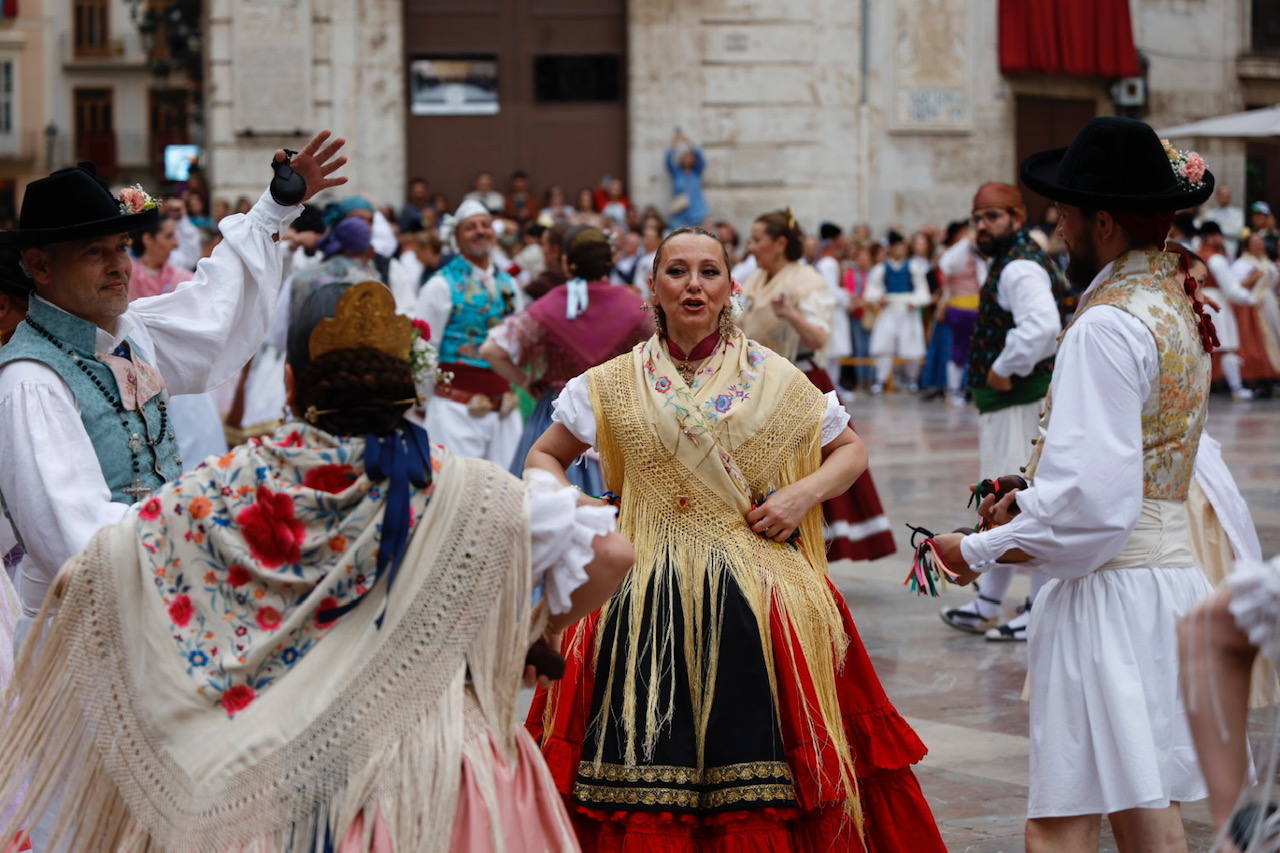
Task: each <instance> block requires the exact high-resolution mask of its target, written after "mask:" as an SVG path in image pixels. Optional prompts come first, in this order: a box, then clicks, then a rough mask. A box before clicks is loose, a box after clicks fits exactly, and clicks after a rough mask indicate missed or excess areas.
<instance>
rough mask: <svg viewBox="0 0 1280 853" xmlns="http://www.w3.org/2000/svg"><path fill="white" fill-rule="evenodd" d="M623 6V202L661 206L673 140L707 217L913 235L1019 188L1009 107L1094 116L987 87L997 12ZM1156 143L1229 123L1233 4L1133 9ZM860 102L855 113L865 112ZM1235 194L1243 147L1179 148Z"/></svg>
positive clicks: (1244, 8)
mask: <svg viewBox="0 0 1280 853" xmlns="http://www.w3.org/2000/svg"><path fill="white" fill-rule="evenodd" d="M863 8H864V4H863V3H861V2H859V0H796V2H793V3H791V4H788V5H785V6H783V5H778V4H776V3H772V2H763V1H762V0H699V2H673V0H653V2H646V0H637V2H635V3H633V4H632V6H631V9H630V23H629V34H630V56H629V63H630V72H631V79H630V109H631V115H630V141H631V188H632V198H633V199H636V200H637V201H640V202H642V203H644V202H653V203H656V204H658V205H659V206H660V207H661V206H662V205H663V204H665V202H666V200H667V197H668V192H669V191H668V188H667V187H668V184H667V178H666V175H665V173H664V171H663V167H662V153H663V150H664V149H665V147H666V145H667V143H668V141H669V140H670V137H671V132H672V127H673V126H675V125H679V126H680V127H681V128H682V129H683V130H684V131H685V133H687V134H688V135H689V136H691V137H693V138H694V139H695V140H696V141H698V142H700V143H701V144H702V145H703V147H704V150H705V153H706V156H707V161H708V165H707V171H706V179H705V186H706V190H707V198H708V202H709V204H710V206H711V209H712V212H713V215H714V216H718V217H725V218H728V219H730V220H732V221H734V222H735V223H737V224H738V225H739V226H745V225H747V224H748V223H749V222H750V221H751V219H752V218H754V216H756V215H757V214H758V213H760V212H762V211H765V210H769V209H772V208H775V207H780V206H783V205H787V204H790V205H791V206H792V207H793V208H794V209H795V211H796V213H797V215H798V216H799V218H800V220H801V222H802V223H803V224H804V225H805V226H806V227H808V228H813V227H815V226H816V224H817V223H818V222H819V221H820V220H823V219H830V220H833V221H835V222H838V223H840V224H842V225H845V226H848V225H849V224H850V223H852V222H855V221H863V220H865V221H869V222H871V223H872V224H873V225H874V226H875V228H876V230H877V232H879V231H881V230H882V229H884V228H885V227H887V226H895V227H899V228H906V229H913V228H915V227H918V226H919V225H921V224H924V223H926V222H931V223H945V222H946V221H947V220H949V219H954V218H958V217H962V216H964V215H965V214H967V212H968V208H969V202H970V199H971V197H972V194H973V191H974V189H975V188H976V187H977V185H978V184H980V183H981V182H983V181H987V180H1005V181H1012V180H1014V179H1015V178H1016V170H1017V162H1016V159H1017V158H1016V140H1015V103H1016V97H1017V95H1019V94H1024V95H1034V96H1038V97H1061V98H1076V99H1081V98H1083V99H1085V100H1094V101H1096V102H1097V111H1098V113H1099V114H1102V115H1105V114H1111V113H1113V112H1114V107H1113V105H1112V103H1111V99H1110V94H1109V88H1108V84H1107V82H1106V81H1101V80H1091V79H1081V78H1065V77H1041V78H1037V77H1028V78H1018V79H1010V78H1006V77H1004V76H1003V75H1002V74H1001V73H1000V69H999V59H998V55H997V0H893V2H885V0H868V2H867V3H866V4H865V8H867V9H868V11H869V14H868V18H867V20H866V22H865V25H866V27H867V32H866V42H867V44H868V45H869V50H868V52H867V61H866V63H865V67H866V74H865V77H864V74H863V70H862V69H863V62H862V59H861V55H862V43H863V21H862V19H861V12H862V9H863ZM1132 8H1133V26H1134V37H1135V40H1136V42H1137V44H1138V47H1139V49H1140V50H1141V51H1142V52H1143V53H1144V55H1146V56H1147V57H1148V58H1149V60H1150V63H1151V64H1150V73H1149V75H1148V79H1149V83H1150V95H1149V114H1148V115H1147V117H1146V120H1147V121H1149V122H1150V123H1151V124H1153V125H1154V126H1156V127H1161V126H1165V127H1167V126H1171V125H1173V124H1177V123H1180V122H1183V121H1188V120H1192V119H1196V118H1204V117H1208V116H1212V115H1218V114H1221V113H1225V112H1231V111H1233V110H1236V109H1241V108H1243V103H1242V96H1241V88H1240V81H1239V79H1238V77H1237V76H1236V71H1235V68H1236V64H1235V63H1236V57H1237V55H1238V54H1239V53H1240V51H1241V49H1242V48H1243V46H1244V44H1245V26H1244V19H1245V16H1246V15H1247V13H1248V4H1247V3H1246V2H1239V1H1238V0H1231V2H1222V3H1204V2H1198V0H1132ZM864 93H865V96H864ZM1180 144H1181V145H1182V146H1183V147H1196V148H1197V149H1198V150H1200V151H1201V152H1202V153H1203V154H1205V156H1206V157H1207V158H1208V159H1209V162H1210V167H1211V168H1213V169H1214V170H1215V172H1216V173H1217V174H1218V175H1219V177H1220V178H1221V179H1222V180H1224V181H1226V182H1227V183H1230V184H1232V185H1233V186H1235V187H1237V188H1238V189H1240V188H1242V187H1243V176H1244V154H1243V150H1244V149H1243V145H1242V144H1241V143H1238V142H1222V141H1212V140H1185V141H1183V142H1181V143H1180Z"/></svg>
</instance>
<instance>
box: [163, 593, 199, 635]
mask: <svg viewBox="0 0 1280 853" xmlns="http://www.w3.org/2000/svg"><path fill="white" fill-rule="evenodd" d="M193 613H195V608H194V607H192V606H191V599H190V598H188V597H187V596H185V595H179V596H178V597H177V598H175V599H174V600H173V601H170V602H169V618H170V619H171V620H172V621H173V624H175V625H177V626H178V627H179V628H185V627H187V623H188V622H190V621H191V616H192V614H193Z"/></svg>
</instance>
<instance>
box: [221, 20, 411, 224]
mask: <svg viewBox="0 0 1280 853" xmlns="http://www.w3.org/2000/svg"><path fill="white" fill-rule="evenodd" d="M208 14H209V26H208V40H207V51H208V56H209V66H208V67H209V75H208V76H209V79H208V90H207V93H206V98H207V103H208V148H209V162H210V177H211V181H212V184H213V191H214V195H216V196H221V197H224V198H228V199H229V200H234V198H235V197H236V196H239V195H247V196H249V197H250V198H254V199H256V198H257V197H258V195H259V194H261V192H262V190H263V189H264V188H265V187H266V185H267V182H268V181H269V180H270V177H271V173H270V170H269V169H268V167H267V162H268V160H269V158H270V152H271V151H272V150H274V149H275V148H277V147H288V148H294V149H297V148H299V147H301V146H302V145H303V144H305V143H306V140H307V139H308V138H309V137H310V135H311V134H312V133H314V132H315V131H316V130H319V129H323V128H329V129H331V130H332V131H333V132H334V133H335V134H336V135H339V136H342V137H345V138H346V140H347V151H346V153H347V155H348V156H349V157H350V158H351V161H350V163H349V164H348V165H347V166H346V168H344V170H343V174H345V175H347V176H348V178H349V179H350V180H349V182H348V184H347V185H346V186H344V187H342V188H341V189H340V190H338V191H336V192H334V193H331V194H330V195H332V196H333V197H339V196H343V195H348V194H353V193H360V194H364V195H367V196H368V197H369V198H370V199H371V200H373V201H375V202H376V203H388V204H398V203H399V201H400V199H401V196H402V194H403V192H404V180H405V179H404V169H405V166H404V163H405V151H404V133H405V115H406V109H407V108H406V104H405V96H404V91H405V82H404V81H405V76H404V47H403V36H402V34H401V4H400V2H399V0H362V2H360V3H342V2H338V0H211V2H210V3H209V12H208Z"/></svg>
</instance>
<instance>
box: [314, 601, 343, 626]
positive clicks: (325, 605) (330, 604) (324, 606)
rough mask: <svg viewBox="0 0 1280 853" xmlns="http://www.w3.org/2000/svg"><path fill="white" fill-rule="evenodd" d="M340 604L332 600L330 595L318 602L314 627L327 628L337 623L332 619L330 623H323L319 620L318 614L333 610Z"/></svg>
mask: <svg viewBox="0 0 1280 853" xmlns="http://www.w3.org/2000/svg"><path fill="white" fill-rule="evenodd" d="M340 603H341V602H339V601H338V599H336V598H334V597H333V596H332V595H327V596H325V597H324V598H322V599H321V600H320V606H319V607H317V608H316V627H317V628H328V627H329V626H330V625H332V624H333V623H334V622H337V621H338V620H337V619H334V620H332V621H329V622H325V621H324V620H323V619H321V618H320V614H321V613H324V612H326V611H329V610H333V609H334V608H335V607H337V606H338V605H339V604H340Z"/></svg>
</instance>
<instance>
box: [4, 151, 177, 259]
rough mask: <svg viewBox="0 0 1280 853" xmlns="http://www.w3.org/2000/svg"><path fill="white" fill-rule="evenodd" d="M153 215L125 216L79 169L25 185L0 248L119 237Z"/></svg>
mask: <svg viewBox="0 0 1280 853" xmlns="http://www.w3.org/2000/svg"><path fill="white" fill-rule="evenodd" d="M159 215H160V213H159V210H158V209H157V208H156V207H155V206H154V205H152V207H150V208H149V209H147V210H143V211H140V212H138V213H131V212H129V208H128V206H126V205H125V204H124V203H123V202H122V201H121V200H120V199H118V198H116V197H115V196H114V195H112V194H111V190H110V189H108V188H107V185H106V183H105V182H104V181H103V180H102V179H101V178H99V177H98V170H97V169H96V168H94V165H93V164H92V163H81V164H79V165H77V166H72V167H71V168H69V169H59V170H58V171H56V172H54V173H53V174H52V175H50V176H49V177H47V178H41V179H39V180H37V181H32V182H31V183H29V184H27V191H26V192H25V193H24V194H23V196H22V212H21V213H20V214H18V227H17V228H16V229H15V230H13V231H0V247H2V246H13V247H27V246H43V245H45V244H48V243H61V242H63V241H66V240H87V239H91V238H93V237H107V236H109V235H111V234H124V233H126V232H129V231H136V230H138V229H140V228H145V227H146V226H148V225H151V224H153V223H154V222H155V221H156V219H157V218H158V217H159Z"/></svg>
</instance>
